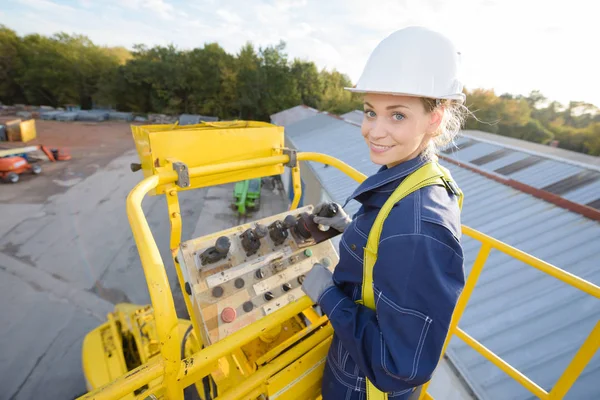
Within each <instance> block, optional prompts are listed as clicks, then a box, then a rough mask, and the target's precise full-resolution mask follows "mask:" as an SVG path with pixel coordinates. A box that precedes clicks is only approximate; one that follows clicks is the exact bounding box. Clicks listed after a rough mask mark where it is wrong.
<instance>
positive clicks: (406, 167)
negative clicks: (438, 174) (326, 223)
mask: <svg viewBox="0 0 600 400" xmlns="http://www.w3.org/2000/svg"><path fill="white" fill-rule="evenodd" d="M428 161H430V160H428V159H426V158H424V157H422V156H421V155H418V156H417V157H415V158H413V159H412V160H408V161H404V162H402V163H400V164H398V165H395V166H393V167H392V168H388V167H387V166H385V165H384V166H383V167H381V168H380V169H379V171H377V173H376V174H374V175H371V176H370V177H368V178H367V179H365V180H364V182H363V183H361V184H360V185H359V186H358V187H357V188H356V190H355V191H354V193H352V195H351V196H350V197H348V199H347V200H346V204H347V203H348V202H349V201H350V200H357V201H359V202H360V199H358V197H359V196H360V195H361V194H364V193H367V192H369V191H372V190H376V189H378V188H381V187H382V186H384V185H387V184H389V183H391V182H394V181H397V180H399V179H403V178H405V177H407V176H408V175H410V174H411V173H413V172H414V171H416V170H417V169H419V168H420V167H421V166H423V165H424V164H425V163H426V162H428Z"/></svg>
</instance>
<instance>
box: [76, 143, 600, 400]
mask: <svg viewBox="0 0 600 400" xmlns="http://www.w3.org/2000/svg"><path fill="white" fill-rule="evenodd" d="M289 160H290V158H289V156H288V155H280V156H272V157H265V158H258V159H253V160H247V161H239V162H230V163H224V164H217V165H210V166H203V167H195V168H190V169H189V175H190V177H191V178H195V177H204V176H210V175H214V174H219V173H223V172H230V171H236V170H251V169H254V168H260V167H263V166H269V165H278V164H286V163H288V162H289ZM297 160H298V161H314V162H319V163H323V164H328V165H331V166H333V167H336V168H338V169H339V170H340V171H342V172H343V173H345V174H346V175H348V176H349V177H351V178H352V179H354V180H355V181H357V182H359V183H360V182H362V181H363V180H364V179H366V176H365V175H364V174H362V173H360V172H359V171H357V170H355V169H353V168H352V167H350V166H348V165H347V164H345V163H343V162H341V161H339V160H337V159H335V158H333V157H330V156H327V155H324V154H319V153H298V154H297ZM176 180H177V174H176V172H174V171H173V170H169V169H167V168H164V167H163V168H158V174H157V175H153V176H150V177H147V178H145V179H144V180H142V181H141V182H140V183H139V184H138V185H137V186H136V187H135V188H134V189H133V190H132V191H131V193H130V194H129V196H128V198H127V215H128V218H129V223H130V225H131V229H132V232H133V237H134V239H135V242H136V245H137V248H138V251H139V254H140V259H141V264H142V268H143V270H144V274H145V277H146V281H147V284H148V291H149V293H150V299H151V301H152V306H153V308H154V314H155V321H156V328H157V333H158V337H159V340H160V343H161V350H160V357H158V358H157V359H156V360H153V361H151V362H149V363H147V364H144V365H141V366H139V367H137V368H135V369H133V370H131V371H129V372H127V373H126V374H124V375H123V376H121V377H119V378H118V379H116V380H115V381H113V382H110V383H108V384H106V385H104V386H102V387H100V388H98V389H96V390H94V391H92V392H90V393H88V394H86V395H84V396H82V397H81V399H98V400H99V399H118V398H121V397H124V396H126V395H128V394H130V393H132V392H133V391H134V390H136V389H138V388H139V387H141V386H143V385H146V384H148V383H150V382H151V381H154V380H156V379H157V378H160V377H162V381H161V382H160V383H159V384H158V385H155V386H154V387H153V389H152V393H150V392H148V391H146V392H144V393H143V394H142V395H140V396H141V397H140V398H146V397H147V396H149V395H150V394H164V395H165V397H166V398H168V399H178V400H181V399H183V388H185V387H187V386H189V385H191V384H193V383H195V382H198V381H200V380H201V379H202V378H203V377H205V376H207V375H208V374H210V373H211V371H213V370H214V368H215V365H216V363H217V361H218V360H219V359H220V358H222V357H224V356H227V355H229V354H231V353H232V352H233V351H235V350H237V349H239V348H240V346H242V345H244V344H246V343H248V342H250V341H252V340H254V339H256V338H258V337H259V336H260V335H261V334H262V333H263V332H264V331H266V330H270V329H273V328H275V327H276V326H278V325H279V324H280V323H281V322H283V321H285V320H287V319H290V318H292V317H293V316H295V315H297V314H299V313H301V312H302V311H304V310H306V309H307V308H310V307H311V305H312V302H311V300H310V299H309V298H308V297H307V296H303V297H302V298H300V299H299V300H298V301H296V302H294V303H291V304H289V305H287V306H286V307H283V308H282V309H280V310H278V311H276V312H274V313H272V314H270V315H269V316H266V317H264V318H262V319H260V320H258V321H257V322H254V323H253V324H251V325H248V326H247V327H245V328H243V329H241V330H239V331H237V332H235V333H233V334H232V335H230V336H228V337H226V338H224V339H222V340H220V341H219V342H217V343H215V344H212V345H210V346H208V347H206V348H204V349H202V350H200V351H198V352H197V353H195V354H193V355H192V356H190V357H188V358H185V359H183V360H181V357H180V345H181V342H180V338H179V332H178V324H177V315H176V312H175V305H174V302H173V296H172V292H171V288H170V285H169V281H168V279H167V274H166V271H165V268H164V264H163V261H162V259H161V257H160V253H159V251H158V247H157V245H156V242H155V241H154V238H153V236H152V233H151V231H150V227H149V226H148V222H147V220H146V218H145V217H144V213H143V210H142V200H143V198H144V197H145V196H146V195H147V194H148V193H149V192H150V191H152V190H153V189H154V188H156V187H157V186H158V185H163V184H174V182H175V181H176ZM292 183H293V188H294V198H293V201H292V206H291V209H294V208H296V207H297V205H298V202H299V200H300V197H301V190H302V189H301V184H300V169H299V166H298V165H295V166H293V167H292ZM171 190H172V191H171V192H170V191H169V190H167V191H166V192H167V193H166V194H165V195H166V196H167V202H168V205H169V212H170V213H171V226H172V229H171V248H173V245H174V244H178V243H179V239H180V237H181V216H180V214H179V207H178V204H175V203H177V189H176V187H175V186H174V185H173V187H172V189H171ZM169 196H171V197H173V198H171V199H169ZM462 231H463V234H465V235H467V236H470V237H472V238H474V239H476V240H479V241H480V242H481V243H482V246H481V250H480V251H479V254H478V256H477V258H476V260H475V263H474V265H473V268H472V270H471V272H470V274H469V277H468V279H467V282H466V284H465V288H464V290H463V292H462V294H461V296H460V299H459V301H458V303H457V306H456V309H455V312H454V314H453V317H452V321H451V324H450V330H449V333H448V336H447V338H446V342H445V344H444V347H443V351H442V355H443V354H444V352H445V350H446V347H447V345H448V343H449V341H450V339H451V337H452V336H453V335H456V336H457V337H459V338H461V339H462V340H464V341H465V342H466V343H467V344H468V345H469V346H471V347H472V348H473V349H475V350H476V351H477V352H479V353H480V354H482V355H483V356H484V357H486V358H487V359H488V360H490V361H491V362H492V363H494V364H495V365H497V366H498V367H499V368H500V369H502V370H503V371H504V372H506V373H507V374H508V375H509V376H511V377H512V378H514V379H515V380H517V381H518V382H519V383H521V384H522V385H523V386H524V387H525V388H527V389H528V390H530V391H531V392H532V393H533V394H535V395H536V396H538V397H540V398H542V399H559V398H562V397H563V396H564V395H565V394H566V393H567V391H568V390H569V389H570V387H571V386H572V385H573V383H574V382H575V380H576V379H577V377H578V376H579V375H580V374H581V372H582V371H583V369H584V368H585V366H586V365H587V363H588V362H589V361H590V359H591V358H592V357H593V355H594V353H595V352H596V350H597V349H598V347H599V346H600V323H597V324H596V326H595V327H594V329H593V330H592V332H591V333H590V335H589V336H588V338H587V339H586V341H585V342H584V344H583V345H582V346H581V347H580V349H579V351H578V352H577V354H576V355H575V357H574V358H573V360H572V361H571V363H570V364H569V366H568V367H567V369H566V370H565V372H564V373H563V375H562V376H561V378H560V379H559V380H558V382H557V383H556V385H555V386H554V388H553V389H552V391H551V392H550V393H548V392H546V391H544V390H543V389H542V388H540V387H539V386H538V385H536V384H535V383H534V382H532V381H531V380H530V379H528V378H527V377H526V376H524V375H523V374H521V373H520V372H519V371H517V370H516V369H515V368H514V367H512V366H511V365H509V364H507V363H506V362H505V361H503V360H502V359H501V358H500V357H498V356H497V355H495V354H494V353H492V352H491V351H490V350H488V349H487V348H485V347H484V346H483V345H482V344H480V343H478V342H477V341H476V340H475V339H473V338H472V337H471V336H469V335H468V334H467V333H466V332H464V331H463V330H462V329H460V328H459V327H458V322H459V321H460V318H461V316H462V314H463V312H464V310H465V308H466V305H467V303H468V300H469V298H470V296H471V294H472V292H473V289H474V287H475V285H476V283H477V280H478V279H479V276H480V274H481V271H482V269H483V266H484V264H485V261H486V260H487V257H488V255H489V253H490V251H491V249H492V248H494V249H497V250H500V251H502V252H504V253H506V254H508V255H510V256H512V257H514V258H516V259H518V260H521V261H523V262H525V263H526V264H528V265H530V266H532V267H534V268H537V269H539V270H540V271H542V272H544V273H546V274H549V275H551V276H553V277H555V278H557V279H559V280H561V281H563V282H565V283H567V284H569V285H571V286H573V287H576V288H577V289H579V290H582V291H583V292H585V293H587V294H589V295H591V296H594V297H596V298H598V299H600V288H599V287H598V286H596V285H594V284H592V283H590V282H587V281H585V280H583V279H581V278H579V277H577V276H574V275H572V274H569V273H568V272H565V271H563V270H561V269H559V268H557V267H555V266H553V265H551V264H548V263H546V262H544V261H542V260H539V259H537V258H535V257H532V256H531V255H529V254H527V253H524V252H522V251H520V250H517V249H515V248H513V247H511V246H508V245H507V244H505V243H502V242H500V241H498V240H496V239H493V238H491V237H489V236H487V235H484V234H483V233H480V232H478V231H475V230H473V229H471V228H469V227H466V226H463V227H462ZM178 274H179V275H180V272H179V271H178ZM180 279H181V277H180ZM182 287H183V286H182ZM184 297H185V296H184ZM188 307H189V305H188ZM192 322H193V323H194V324H195V322H194V321H192ZM195 328H197V327H196V326H195ZM331 334H332V329H331V327H330V325H324V329H321V330H320V331H319V332H318V333H316V334H314V335H312V336H311V337H309V338H308V339H306V340H305V341H303V342H301V343H300V344H298V345H296V346H294V347H292V348H291V349H290V350H288V351H287V352H285V353H282V355H281V356H279V357H277V358H275V359H274V360H272V361H271V362H269V363H267V364H265V365H264V366H263V367H261V368H260V369H259V370H258V371H257V372H256V373H254V374H252V375H251V376H250V377H249V378H248V379H246V380H244V381H243V382H240V384H239V385H237V386H236V387H235V388H234V389H232V390H230V391H229V392H226V393H223V394H222V395H220V396H219V397H218V399H234V398H238V397H240V396H246V397H248V395H250V394H253V393H256V394H257V395H259V394H260V393H261V388H260V387H261V385H263V384H264V382H265V380H266V379H267V378H269V376H271V375H272V374H273V373H275V372H277V371H279V370H281V369H282V368H284V367H285V366H286V365H287V364H289V363H290V362H291V361H293V360H294V359H296V358H297V357H299V356H301V355H302V354H305V353H306V352H308V351H309V350H310V349H311V348H313V347H315V346H318V345H321V344H323V343H328V341H329V340H330V338H329V336H331ZM427 385H428V384H427ZM427 385H426V386H425V388H424V390H423V391H422V393H421V397H420V398H425V399H430V398H431V396H430V395H429V394H427V393H426V388H427Z"/></svg>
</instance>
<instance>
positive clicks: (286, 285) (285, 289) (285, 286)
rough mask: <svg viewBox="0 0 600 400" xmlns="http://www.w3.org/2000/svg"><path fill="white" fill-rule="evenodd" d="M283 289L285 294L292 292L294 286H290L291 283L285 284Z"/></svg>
mask: <svg viewBox="0 0 600 400" xmlns="http://www.w3.org/2000/svg"><path fill="white" fill-rule="evenodd" d="M282 289H283V291H284V292H287V291H290V290H292V285H290V284H289V283H284V284H283V286H282Z"/></svg>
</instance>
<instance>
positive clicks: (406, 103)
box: [361, 93, 442, 168]
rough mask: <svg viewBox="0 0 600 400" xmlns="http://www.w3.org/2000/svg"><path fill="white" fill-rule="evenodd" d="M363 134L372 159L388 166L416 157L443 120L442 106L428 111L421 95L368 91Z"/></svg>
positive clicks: (365, 98)
mask: <svg viewBox="0 0 600 400" xmlns="http://www.w3.org/2000/svg"><path fill="white" fill-rule="evenodd" d="M364 112H365V114H364V118H363V122H362V127H361V131H362V135H363V137H364V138H365V141H366V142H367V145H368V146H369V150H370V153H371V160H372V161H373V162H374V163H375V164H379V165H387V166H388V168H391V167H393V166H394V165H397V164H400V163H402V162H404V161H408V160H411V159H413V158H415V157H417V156H418V155H419V154H420V153H421V152H422V151H423V150H424V149H425V147H426V146H427V144H428V143H429V141H430V140H431V138H432V137H433V132H435V130H436V129H437V127H438V126H439V124H440V122H441V116H442V114H441V113H440V112H439V110H436V111H433V112H431V113H427V112H426V111H425V108H424V106H423V103H422V101H421V99H420V98H418V97H410V96H393V95H387V94H373V93H368V94H366V95H365V97H364Z"/></svg>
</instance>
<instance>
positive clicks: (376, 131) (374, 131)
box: [368, 121, 387, 139]
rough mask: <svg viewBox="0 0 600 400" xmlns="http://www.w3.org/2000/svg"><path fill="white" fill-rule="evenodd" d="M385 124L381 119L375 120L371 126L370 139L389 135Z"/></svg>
mask: <svg viewBox="0 0 600 400" xmlns="http://www.w3.org/2000/svg"><path fill="white" fill-rule="evenodd" d="M384 125H385V124H383V123H381V122H380V121H379V122H378V121H373V122H372V123H371V124H370V126H369V130H368V135H369V138H370V139H381V138H383V137H385V136H387V132H386V129H385V126H384Z"/></svg>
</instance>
